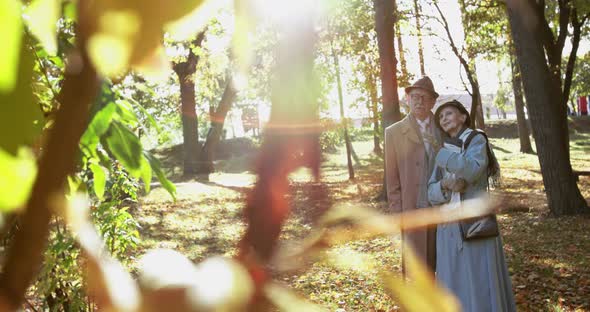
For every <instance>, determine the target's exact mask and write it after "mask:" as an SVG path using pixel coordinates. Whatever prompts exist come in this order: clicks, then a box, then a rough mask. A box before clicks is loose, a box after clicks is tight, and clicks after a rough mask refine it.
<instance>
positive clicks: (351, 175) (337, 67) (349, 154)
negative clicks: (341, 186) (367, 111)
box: [332, 46, 354, 180]
mask: <svg viewBox="0 0 590 312" xmlns="http://www.w3.org/2000/svg"><path fill="white" fill-rule="evenodd" d="M332 58H333V60H334V69H335V70H336V84H337V87H338V103H339V104H340V120H341V122H342V127H343V129H344V142H345V143H346V162H347V164H348V179H349V180H353V179H354V168H353V166H352V145H351V142H350V136H349V135H348V125H347V122H346V116H345V115H344V98H343V96H342V81H341V80H340V65H339V64H338V55H336V51H335V50H334V46H332Z"/></svg>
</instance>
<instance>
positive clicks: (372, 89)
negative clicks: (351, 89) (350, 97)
mask: <svg viewBox="0 0 590 312" xmlns="http://www.w3.org/2000/svg"><path fill="white" fill-rule="evenodd" d="M376 79H377V77H373V78H372V79H370V80H371V82H370V84H369V88H368V89H369V90H368V91H369V101H370V103H369V105H370V112H371V114H372V117H373V153H375V154H377V155H382V154H383V150H382V149H381V141H380V139H379V108H378V107H377V106H378V102H379V99H378V96H377V82H376V81H375V80H376Z"/></svg>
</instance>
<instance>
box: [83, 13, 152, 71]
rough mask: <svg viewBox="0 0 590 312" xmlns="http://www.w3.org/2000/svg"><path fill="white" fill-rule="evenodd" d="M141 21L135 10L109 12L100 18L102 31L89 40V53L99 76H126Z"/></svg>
mask: <svg viewBox="0 0 590 312" xmlns="http://www.w3.org/2000/svg"><path fill="white" fill-rule="evenodd" d="M140 22H141V21H140V18H139V16H138V15H137V14H136V13H135V12H134V11H132V10H119V11H106V12H104V14H103V15H102V16H100V17H99V21H98V24H99V25H98V29H99V31H98V32H97V33H95V34H94V35H93V36H91V37H90V38H89V39H88V54H89V56H90V59H91V60H92V62H93V63H94V65H95V66H96V69H97V70H98V72H99V73H101V74H102V75H104V76H107V77H116V76H120V75H122V74H124V73H125V71H126V70H127V68H128V66H129V61H130V59H131V53H132V49H133V44H134V38H135V36H136V34H137V32H138V30H139V28H140V26H141V25H140Z"/></svg>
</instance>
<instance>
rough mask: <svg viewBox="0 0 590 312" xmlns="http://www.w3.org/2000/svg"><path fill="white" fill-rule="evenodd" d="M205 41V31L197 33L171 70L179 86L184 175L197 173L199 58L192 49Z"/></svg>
mask: <svg viewBox="0 0 590 312" xmlns="http://www.w3.org/2000/svg"><path fill="white" fill-rule="evenodd" d="M204 39H205V31H201V32H199V33H198V35H197V37H196V38H195V39H194V40H193V41H192V42H191V44H190V46H189V48H188V56H187V58H186V60H183V61H180V62H176V63H174V64H173V65H172V69H173V70H174V72H175V73H176V75H177V76H178V82H179V84H180V103H181V109H180V110H181V114H182V134H183V139H184V141H183V142H184V143H183V153H184V154H183V158H184V174H185V175H190V174H195V173H197V171H198V170H197V169H198V159H199V119H198V116H197V107H196V100H195V81H194V74H195V72H196V71H197V63H198V62H199V56H198V55H197V54H196V53H195V51H194V49H195V48H197V47H200V46H201V45H202V43H203V40H204Z"/></svg>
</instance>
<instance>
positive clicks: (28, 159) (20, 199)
mask: <svg viewBox="0 0 590 312" xmlns="http://www.w3.org/2000/svg"><path fill="white" fill-rule="evenodd" d="M0 172H2V174H0V211H2V212H8V211H12V210H14V209H16V208H19V207H22V206H23V205H24V204H25V203H26V201H27V199H28V198H29V195H30V194H31V190H32V188H33V183H34V181H35V177H36V176H37V162H36V160H35V157H34V155H33V153H32V152H31V150H30V149H28V148H25V147H21V148H20V149H19V150H18V153H17V155H16V156H13V155H11V154H10V153H7V152H6V151H4V150H3V149H0Z"/></svg>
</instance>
